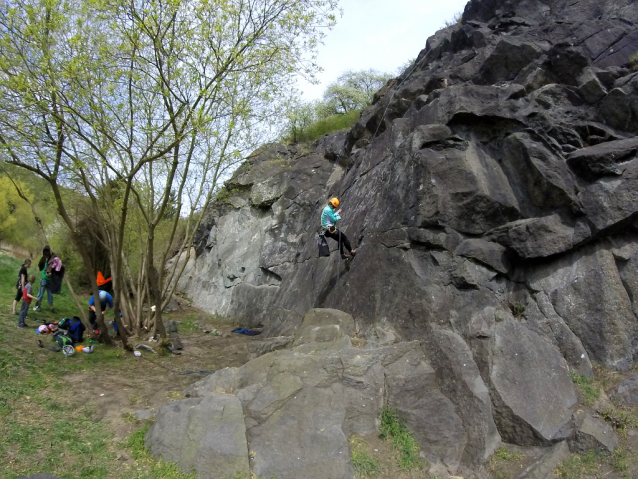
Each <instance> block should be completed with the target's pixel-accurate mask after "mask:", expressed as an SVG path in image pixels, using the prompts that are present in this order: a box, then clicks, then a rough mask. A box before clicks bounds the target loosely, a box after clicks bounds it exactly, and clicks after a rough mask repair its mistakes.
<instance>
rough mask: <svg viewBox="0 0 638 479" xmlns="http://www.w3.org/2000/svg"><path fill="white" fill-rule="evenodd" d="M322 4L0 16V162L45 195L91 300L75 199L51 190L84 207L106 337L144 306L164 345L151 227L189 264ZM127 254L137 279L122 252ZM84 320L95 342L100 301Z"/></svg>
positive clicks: (305, 50) (277, 1) (195, 4)
mask: <svg viewBox="0 0 638 479" xmlns="http://www.w3.org/2000/svg"><path fill="white" fill-rule="evenodd" d="M336 3H337V0H251V1H246V0H176V1H172V2H166V1H164V0H116V1H114V2H95V1H92V0H78V1H74V2H64V1H62V0H17V1H6V2H5V3H4V4H3V5H2V6H1V7H0V27H1V28H2V32H3V35H2V37H0V155H1V156H2V159H3V160H4V161H6V162H9V163H11V164H13V165H16V166H19V167H21V168H24V169H26V170H29V171H31V172H33V173H36V174H37V175H39V176H40V177H42V178H44V179H45V180H46V181H47V183H48V184H49V186H50V187H51V190H52V192H53V195H54V198H55V202H56V205H57V208H58V212H59V214H60V216H61V218H62V219H63V221H64V223H65V224H66V225H67V227H68V228H69V230H70V231H71V233H72V235H73V238H74V240H75V242H76V246H77V248H78V251H79V253H80V255H81V256H82V261H83V263H84V266H85V269H86V272H87V275H88V277H89V278H90V280H91V285H92V290H93V294H94V295H97V293H98V287H97V284H96V281H95V277H96V273H97V270H96V265H95V262H94V261H93V259H92V258H91V255H90V252H89V251H88V250H87V247H86V245H85V244H83V242H82V241H81V237H80V235H79V234H78V229H77V228H78V221H77V218H75V217H74V215H73V214H72V209H70V207H73V206H75V204H76V203H77V200H74V203H69V202H68V201H67V200H66V199H65V195H64V190H63V188H64V187H68V188H72V189H73V190H75V191H80V192H81V193H82V198H83V200H82V201H81V202H82V203H83V209H84V211H86V213H85V215H87V216H89V217H90V218H91V220H92V224H93V225H94V228H96V232H97V230H99V233H100V234H99V235H98V234H96V235H95V237H96V238H99V240H100V241H102V242H103V246H104V248H105V249H106V250H107V251H108V253H109V259H110V262H111V274H112V277H113V283H114V287H115V291H114V292H115V298H114V299H115V302H116V306H115V309H116V310H118V309H119V310H121V311H122V313H123V316H122V318H121V319H120V318H119V316H117V315H116V321H117V322H118V327H119V328H120V331H131V332H132V331H135V330H137V331H138V332H139V331H140V324H141V316H142V307H141V305H142V304H147V305H150V304H152V305H156V306H157V307H156V310H155V313H154V314H152V315H151V314H150V313H149V317H148V318H147V322H146V324H147V325H150V324H151V322H152V324H153V333H154V332H155V329H157V332H159V333H160V335H161V336H162V337H165V331H164V329H163V323H162V321H161V314H162V313H161V311H162V306H163V305H165V304H166V303H167V302H168V299H169V298H170V295H171V294H172V292H173V291H174V287H175V284H176V282H177V279H178V277H179V275H180V274H181V271H183V267H181V268H180V267H178V266H177V265H178V263H179V262H177V261H176V262H174V264H175V266H174V267H173V268H171V270H170V271H168V272H167V271H165V268H164V265H165V264H166V261H167V259H168V256H169V254H171V253H172V252H173V250H172V249H170V248H169V247H166V248H164V249H161V248H159V245H158V244H157V242H156V238H157V234H158V227H159V226H160V224H161V225H163V226H165V227H166V228H167V229H168V231H169V233H168V238H167V240H168V241H167V242H166V243H167V244H168V245H171V244H173V243H174V239H175V237H176V235H177V233H178V229H179V228H178V226H179V225H180V223H182V226H183V228H184V234H183V241H182V242H181V244H180V246H179V250H180V251H186V254H187V255H188V254H190V244H191V242H192V237H193V234H194V232H195V230H196V229H197V227H198V225H199V221H200V218H201V215H196V214H195V213H196V212H197V211H200V210H202V209H204V208H205V207H206V206H207V205H208V203H209V202H210V199H211V197H212V193H213V191H214V190H215V187H216V185H217V183H218V181H219V180H220V178H222V177H223V175H224V174H225V173H226V172H227V171H229V169H231V168H233V166H234V165H236V164H237V162H239V161H240V160H241V159H242V158H243V157H244V156H245V154H246V153H247V152H248V151H249V150H250V149H252V148H254V147H256V145H257V144H259V143H261V142H262V141H263V140H264V138H265V137H266V136H267V135H268V133H269V131H268V129H267V127H266V126H267V125H268V124H270V123H271V119H272V118H273V115H277V114H280V113H281V104H280V103H278V102H277V101H275V100H276V99H277V98H279V97H283V95H284V92H286V91H288V89H289V88H290V86H291V81H292V78H293V74H294V73H301V74H305V75H311V74H312V73H313V71H314V69H315V68H316V66H315V64H314V58H315V48H316V46H317V43H318V41H319V40H320V38H321V35H322V31H321V28H322V27H323V26H326V25H327V26H331V25H332V24H334V21H335V16H334V14H333V11H334V10H335V8H336ZM275 117H276V116H275ZM175 199H177V204H175V202H174V200H175ZM166 222H168V223H166ZM183 223H185V224H183ZM133 243H135V247H134V248H133V247H132V246H131V245H132V244H133ZM133 251H135V254H136V255H137V257H138V260H137V265H138V270H137V271H134V270H133V268H132V267H131V264H130V261H128V258H127V255H126V254H125V253H128V254H132V252H133ZM128 293H132V294H133V296H134V297H135V298H136V307H135V308H133V306H132V305H131V304H129V300H128V298H129V294H128ZM96 308H97V309H98V311H97V313H98V314H97V316H98V324H99V325H100V331H101V334H102V335H104V338H103V339H105V340H107V341H109V340H110V338H108V334H107V333H106V328H105V327H104V324H103V322H102V316H101V311H99V302H96ZM149 309H150V308H149ZM151 316H152V317H151ZM123 336H124V338H123V339H124V344H125V346H126V335H125V334H124V335H123Z"/></svg>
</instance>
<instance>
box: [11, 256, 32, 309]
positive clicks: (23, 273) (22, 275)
mask: <svg viewBox="0 0 638 479" xmlns="http://www.w3.org/2000/svg"><path fill="white" fill-rule="evenodd" d="M30 266H31V260H30V259H29V258H27V259H25V260H24V263H22V266H21V267H20V272H19V273H18V283H17V284H16V289H17V293H16V297H15V299H14V300H13V314H18V312H17V311H16V306H17V305H18V303H19V302H20V300H21V299H22V288H24V285H25V284H26V283H27V278H28V275H29V273H28V272H27V268H29V267H30Z"/></svg>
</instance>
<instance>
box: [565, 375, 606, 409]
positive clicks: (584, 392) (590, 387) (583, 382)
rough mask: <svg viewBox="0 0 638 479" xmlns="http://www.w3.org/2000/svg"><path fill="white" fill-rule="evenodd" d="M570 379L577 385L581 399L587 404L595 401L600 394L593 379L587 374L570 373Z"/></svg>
mask: <svg viewBox="0 0 638 479" xmlns="http://www.w3.org/2000/svg"><path fill="white" fill-rule="evenodd" d="M571 377H572V381H573V382H574V384H576V386H577V387H578V391H579V392H580V395H581V397H582V398H583V401H584V402H585V404H587V405H588V406H591V405H592V404H594V403H595V402H596V400H597V399H598V397H599V396H600V389H599V388H598V386H597V385H596V384H595V383H594V381H593V379H589V378H588V377H587V376H579V375H577V374H573V373H572V374H571Z"/></svg>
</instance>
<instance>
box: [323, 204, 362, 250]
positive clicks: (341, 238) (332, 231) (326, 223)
mask: <svg viewBox="0 0 638 479" xmlns="http://www.w3.org/2000/svg"><path fill="white" fill-rule="evenodd" d="M338 206H339V199H338V198H332V199H331V200H330V201H329V202H328V204H327V205H326V207H325V208H324V209H323V211H322V212H321V227H322V228H323V229H324V232H323V234H324V236H326V237H327V238H332V239H333V240H335V241H336V242H338V243H339V253H341V258H342V259H348V258H352V257H354V255H355V254H357V250H356V249H352V246H350V241H349V240H348V237H347V236H346V235H344V234H343V233H342V232H341V231H339V230H338V229H337V221H339V220H340V219H341V216H340V213H341V209H337V207H338ZM344 246H345V247H346V249H347V250H348V252H349V253H350V254H345V253H344V252H343V247H344Z"/></svg>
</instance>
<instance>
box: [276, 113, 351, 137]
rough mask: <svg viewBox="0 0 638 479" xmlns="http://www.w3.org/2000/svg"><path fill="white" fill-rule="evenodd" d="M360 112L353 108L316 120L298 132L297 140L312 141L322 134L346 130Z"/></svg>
mask: <svg viewBox="0 0 638 479" xmlns="http://www.w3.org/2000/svg"><path fill="white" fill-rule="evenodd" d="M360 114H361V111H360V110H353V111H349V112H348V113H344V114H342V115H332V116H329V117H327V118H324V119H323V120H319V121H316V122H315V123H313V124H312V125H310V126H309V127H308V128H306V129H305V130H303V131H301V132H299V133H298V135H297V142H299V143H304V142H305V143H312V142H314V141H317V140H318V139H319V138H321V137H322V136H324V135H328V134H330V133H334V132H335V131H341V130H346V129H348V128H350V127H351V126H352V125H354V124H355V123H356V122H357V120H359V116H360ZM288 140H290V139H288Z"/></svg>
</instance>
